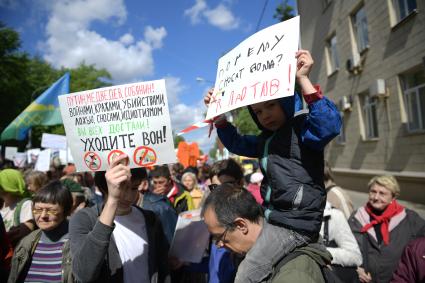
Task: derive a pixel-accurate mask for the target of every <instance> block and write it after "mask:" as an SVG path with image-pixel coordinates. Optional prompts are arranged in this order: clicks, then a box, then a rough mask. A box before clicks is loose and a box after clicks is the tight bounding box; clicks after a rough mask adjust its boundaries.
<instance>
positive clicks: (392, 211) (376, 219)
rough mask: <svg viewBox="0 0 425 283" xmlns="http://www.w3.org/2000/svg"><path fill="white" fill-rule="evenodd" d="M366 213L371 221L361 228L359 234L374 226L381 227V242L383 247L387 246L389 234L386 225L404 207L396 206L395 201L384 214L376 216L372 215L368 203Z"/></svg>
mask: <svg viewBox="0 0 425 283" xmlns="http://www.w3.org/2000/svg"><path fill="white" fill-rule="evenodd" d="M365 209H366V212H367V213H368V214H369V215H370V217H371V219H373V220H372V221H370V223H368V224H366V225H365V226H363V227H362V229H361V230H360V232H361V233H365V232H367V230H369V229H370V228H372V227H373V226H375V225H376V224H380V223H382V225H381V234H382V240H383V241H384V244H385V245H388V244H389V243H390V232H389V231H388V225H389V223H390V220H391V218H392V217H393V216H396V215H397V214H399V213H400V212H402V211H403V210H404V206H402V205H400V204H398V202H397V201H396V200H393V201H392V202H391V203H390V204H389V205H388V206H387V208H385V210H384V212H383V213H382V214H381V215H376V214H375V213H373V208H372V206H371V205H370V204H369V203H368V204H367V205H366V206H365Z"/></svg>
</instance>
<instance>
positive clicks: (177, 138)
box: [174, 135, 185, 148]
mask: <svg viewBox="0 0 425 283" xmlns="http://www.w3.org/2000/svg"><path fill="white" fill-rule="evenodd" d="M182 141H185V139H184V137H183V136H178V135H174V148H177V147H178V146H179V143H180V142H182Z"/></svg>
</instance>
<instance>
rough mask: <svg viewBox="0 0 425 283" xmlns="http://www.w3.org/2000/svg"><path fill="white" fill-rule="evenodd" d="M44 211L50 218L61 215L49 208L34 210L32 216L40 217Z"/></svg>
mask: <svg viewBox="0 0 425 283" xmlns="http://www.w3.org/2000/svg"><path fill="white" fill-rule="evenodd" d="M43 211H46V214H47V215H49V216H57V215H58V214H59V211H57V210H53V209H48V208H34V209H33V210H32V214H34V215H40V214H42V213H43Z"/></svg>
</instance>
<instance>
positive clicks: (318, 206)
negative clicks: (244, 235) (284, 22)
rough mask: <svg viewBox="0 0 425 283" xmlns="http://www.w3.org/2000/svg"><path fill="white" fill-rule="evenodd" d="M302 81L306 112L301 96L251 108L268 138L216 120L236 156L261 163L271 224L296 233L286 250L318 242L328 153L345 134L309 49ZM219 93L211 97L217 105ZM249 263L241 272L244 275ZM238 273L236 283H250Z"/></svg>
mask: <svg viewBox="0 0 425 283" xmlns="http://www.w3.org/2000/svg"><path fill="white" fill-rule="evenodd" d="M294 55H295V58H296V59H297V63H296V79H297V82H298V84H299V85H300V87H301V90H302V94H303V97H304V99H305V101H306V102H307V104H308V105H309V114H306V113H305V111H304V113H302V112H301V111H300V110H301V109H302V101H301V99H300V97H299V96H298V94H295V95H293V96H287V97H283V98H279V99H275V100H267V101H264V102H260V103H256V104H252V105H249V106H248V109H249V111H250V114H251V116H252V118H253V120H254V121H255V122H256V124H257V126H258V127H259V129H261V131H262V133H261V134H260V135H259V136H241V135H239V134H238V132H237V130H236V128H235V127H234V126H232V125H231V124H230V123H228V122H227V121H226V120H225V117H224V116H223V115H222V116H221V117H219V118H218V119H217V118H216V122H215V125H216V127H217V133H218V136H219V138H220V140H221V141H222V143H223V144H224V146H225V147H226V148H227V149H228V150H229V151H230V152H232V153H234V154H238V155H243V156H248V157H257V158H259V159H260V166H261V170H262V172H263V175H264V179H263V181H262V184H261V195H262V197H263V199H264V206H265V217H266V219H267V220H268V222H269V223H271V224H274V225H277V226H281V227H282V229H285V230H290V231H288V232H290V233H291V234H292V235H293V237H289V238H288V239H287V242H286V243H283V244H282V246H285V247H286V249H285V251H283V253H284V254H282V255H281V256H284V255H285V254H287V253H289V252H290V251H291V250H293V249H294V248H296V247H299V246H303V245H305V244H308V243H311V242H315V241H317V238H318V235H319V231H320V226H321V222H322V215H323V209H324V205H325V200H326V191H325V188H324V184H323V166H324V157H323V149H324V147H325V145H326V144H327V143H329V141H331V140H332V139H333V138H334V137H335V136H336V135H338V134H339V130H340V127H341V118H340V116H339V112H338V110H337V109H336V107H335V105H334V104H333V103H332V102H331V101H329V100H328V99H327V98H325V97H323V95H322V93H321V90H320V88H319V87H318V86H316V87H315V86H313V85H312V83H311V82H310V80H309V78H308V75H309V73H310V71H311V68H312V66H313V59H312V57H311V55H310V53H309V52H308V51H306V50H300V51H298V52H296V54H294ZM212 95H213V90H210V91H209V92H208V94H207V95H206V96H205V99H204V101H205V103H206V104H209V103H210V102H212ZM243 269H244V267H243V264H242V265H241V266H240V268H239V270H243ZM248 279H249V278H246V277H245V276H244V274H240V273H239V272H238V275H237V280H236V281H235V282H249V280H248Z"/></svg>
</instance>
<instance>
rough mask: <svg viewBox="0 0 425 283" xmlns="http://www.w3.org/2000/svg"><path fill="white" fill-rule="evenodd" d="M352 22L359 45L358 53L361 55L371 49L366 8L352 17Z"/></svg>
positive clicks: (362, 8)
mask: <svg viewBox="0 0 425 283" xmlns="http://www.w3.org/2000/svg"><path fill="white" fill-rule="evenodd" d="M351 21H352V24H353V30H354V34H355V39H356V43H357V51H358V52H359V53H361V52H362V51H364V50H365V49H367V48H368V47H369V37H368V32H367V19H366V12H365V9H364V6H362V7H361V8H360V9H359V10H357V12H356V13H355V14H354V15H352V17H351Z"/></svg>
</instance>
